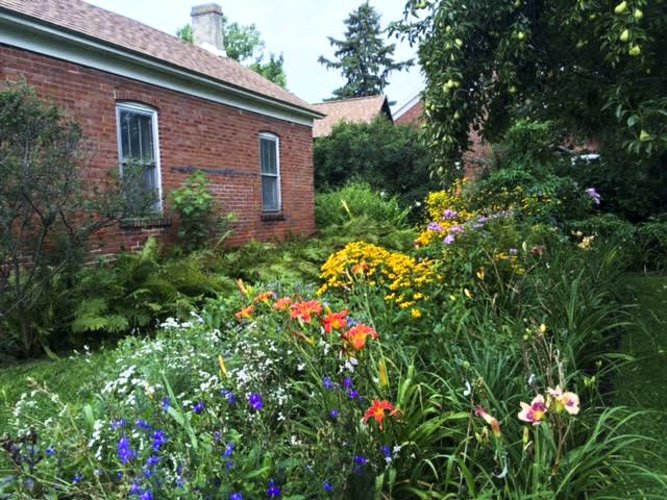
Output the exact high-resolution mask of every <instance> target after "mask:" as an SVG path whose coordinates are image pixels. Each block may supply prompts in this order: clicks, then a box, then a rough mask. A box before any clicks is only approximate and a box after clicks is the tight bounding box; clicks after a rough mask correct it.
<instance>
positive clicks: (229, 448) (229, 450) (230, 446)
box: [222, 442, 235, 458]
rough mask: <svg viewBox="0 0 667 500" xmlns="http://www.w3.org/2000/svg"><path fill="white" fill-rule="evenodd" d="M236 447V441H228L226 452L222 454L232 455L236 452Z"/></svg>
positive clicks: (225, 455)
mask: <svg viewBox="0 0 667 500" xmlns="http://www.w3.org/2000/svg"><path fill="white" fill-rule="evenodd" d="M234 448H235V445H234V443H231V442H230V443H227V446H225V452H224V453H223V454H222V456H224V457H227V458H229V457H231V456H232V455H233V454H234Z"/></svg>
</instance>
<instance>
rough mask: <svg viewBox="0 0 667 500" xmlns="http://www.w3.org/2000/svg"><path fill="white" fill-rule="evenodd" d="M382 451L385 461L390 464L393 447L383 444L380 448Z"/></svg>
mask: <svg viewBox="0 0 667 500" xmlns="http://www.w3.org/2000/svg"><path fill="white" fill-rule="evenodd" d="M380 451H381V452H382V455H384V460H385V462H387V463H388V464H390V463H391V460H392V458H393V457H392V452H391V448H389V446H383V447H382V448H380Z"/></svg>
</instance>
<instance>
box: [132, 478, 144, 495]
mask: <svg viewBox="0 0 667 500" xmlns="http://www.w3.org/2000/svg"><path fill="white" fill-rule="evenodd" d="M143 492H144V490H142V489H141V485H140V484H139V483H138V482H137V481H135V482H133V483H132V486H130V491H129V493H130V495H132V496H136V495H141V494H142V493H143Z"/></svg>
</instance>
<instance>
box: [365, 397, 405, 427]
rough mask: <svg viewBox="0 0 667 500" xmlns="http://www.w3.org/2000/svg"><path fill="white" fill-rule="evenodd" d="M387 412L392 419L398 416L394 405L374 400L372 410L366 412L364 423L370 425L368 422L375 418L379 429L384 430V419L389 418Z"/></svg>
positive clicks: (384, 400)
mask: <svg viewBox="0 0 667 500" xmlns="http://www.w3.org/2000/svg"><path fill="white" fill-rule="evenodd" d="M387 412H388V414H389V415H390V416H392V417H394V416H396V415H398V410H397V409H396V408H394V405H393V404H391V403H390V402H389V401H387V400H386V399H383V400H382V401H379V400H377V399H374V400H373V401H372V404H371V406H370V408H368V410H366V413H365V414H364V418H363V421H364V423H365V424H368V421H369V420H370V419H371V418H374V419H375V421H376V422H377V423H378V427H379V428H380V430H382V425H383V423H384V418H385V417H386V416H387Z"/></svg>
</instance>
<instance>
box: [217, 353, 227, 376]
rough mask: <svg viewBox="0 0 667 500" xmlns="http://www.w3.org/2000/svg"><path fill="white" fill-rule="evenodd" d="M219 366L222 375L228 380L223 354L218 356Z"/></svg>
mask: <svg viewBox="0 0 667 500" xmlns="http://www.w3.org/2000/svg"><path fill="white" fill-rule="evenodd" d="M218 365H220V374H221V375H222V376H223V377H224V378H227V367H226V366H225V359H224V358H223V357H222V354H221V355H220V356H218Z"/></svg>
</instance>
